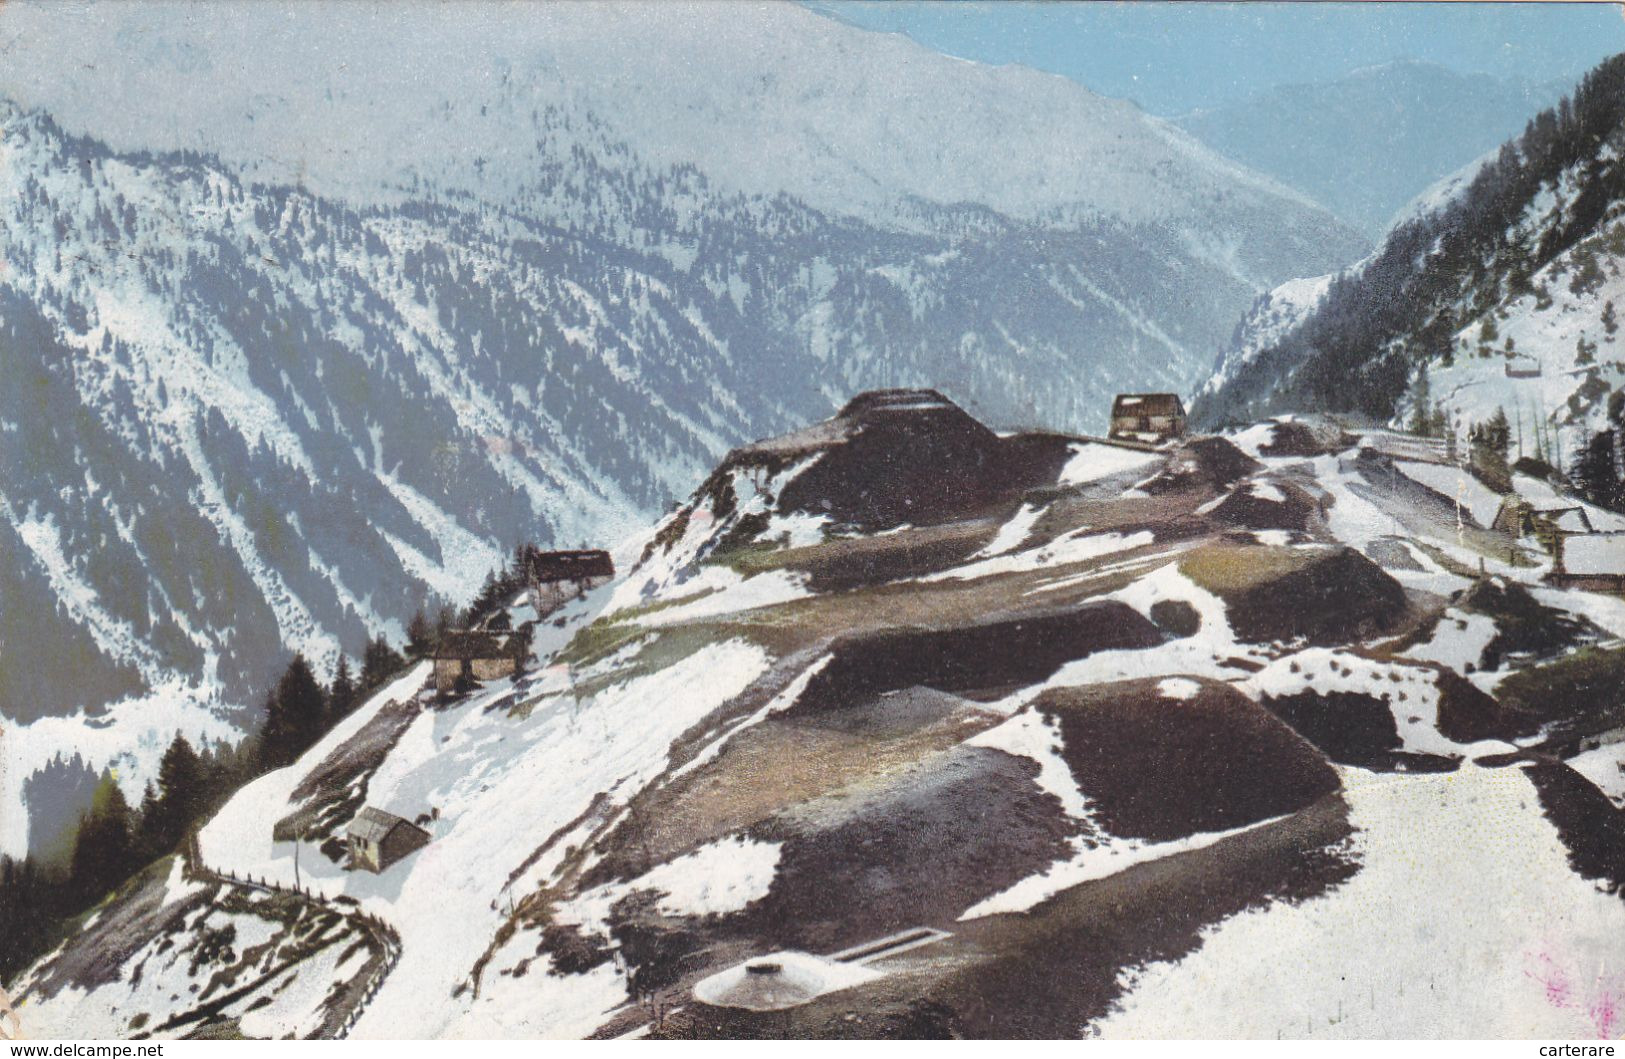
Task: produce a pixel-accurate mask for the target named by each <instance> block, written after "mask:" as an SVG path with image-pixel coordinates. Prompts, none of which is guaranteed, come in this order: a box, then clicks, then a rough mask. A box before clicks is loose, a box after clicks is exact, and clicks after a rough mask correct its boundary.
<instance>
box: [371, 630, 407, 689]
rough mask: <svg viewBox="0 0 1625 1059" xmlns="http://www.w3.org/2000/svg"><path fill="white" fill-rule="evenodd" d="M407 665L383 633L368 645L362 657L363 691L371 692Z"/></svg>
mask: <svg viewBox="0 0 1625 1059" xmlns="http://www.w3.org/2000/svg"><path fill="white" fill-rule="evenodd" d="M405 664H406V660H405V659H403V658H402V657H401V656H400V654H399V653H397V652H396V650H395V649H394V648H393V647H391V646H389V641H388V640H386V639H384V635H383V633H379V634H378V638H377V639H376V640H374V641H373V642H372V643H370V644H368V645H367V650H366V651H365V652H364V653H363V654H362V656H361V690H362V691H371V690H372V689H373V688H376V687H377V686H378V685H380V684H382V683H383V682H384V681H386V680H388V679H389V678H390V677H392V676H394V675H395V674H396V673H398V672H400V670H401V667H402V666H404V665H405Z"/></svg>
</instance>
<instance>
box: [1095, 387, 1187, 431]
mask: <svg viewBox="0 0 1625 1059" xmlns="http://www.w3.org/2000/svg"><path fill="white" fill-rule="evenodd" d="M1184 435H1185V402H1183V401H1181V400H1180V399H1179V395H1178V394H1173V393H1120V394H1118V395H1117V399H1116V400H1114V401H1113V402H1112V428H1111V434H1110V436H1111V437H1113V438H1118V439H1123V440H1128V441H1165V440H1167V439H1168V438H1178V437H1183V436H1184Z"/></svg>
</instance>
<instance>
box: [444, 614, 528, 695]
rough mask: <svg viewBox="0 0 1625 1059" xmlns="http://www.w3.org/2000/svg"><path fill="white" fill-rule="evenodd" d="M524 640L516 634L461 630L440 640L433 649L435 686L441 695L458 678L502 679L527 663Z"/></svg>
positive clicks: (450, 689) (455, 684)
mask: <svg viewBox="0 0 1625 1059" xmlns="http://www.w3.org/2000/svg"><path fill="white" fill-rule="evenodd" d="M524 656H525V638H524V637H523V636H521V635H519V634H517V633H506V632H494V631H490V630H486V629H460V630H456V631H453V632H448V633H446V634H445V635H444V636H442V637H441V638H440V643H439V644H438V645H436V647H435V649H434V686H435V690H436V691H438V692H440V693H441V694H442V695H444V694H447V693H449V692H451V691H452V690H454V689H455V688H456V687H457V681H458V680H459V679H466V680H501V679H502V678H503V677H511V676H513V675H515V674H516V673H518V672H519V671H520V670H521V669H522V668H524V664H525V658H524Z"/></svg>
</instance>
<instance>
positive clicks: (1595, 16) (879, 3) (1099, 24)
mask: <svg viewBox="0 0 1625 1059" xmlns="http://www.w3.org/2000/svg"><path fill="white" fill-rule="evenodd" d="M806 6H808V7H810V8H812V9H813V10H816V11H820V12H822V13H824V14H829V15H833V16H835V17H837V18H840V19H842V20H844V21H846V22H850V23H852V24H854V25H858V26H864V27H867V28H870V29H878V30H886V31H893V32H902V33H906V34H908V35H909V36H910V37H912V38H914V39H915V40H917V41H919V42H920V43H921V44H925V45H927V46H929V47H932V48H935V49H936V50H938V51H942V52H946V53H948V54H950V55H957V56H960V57H963V58H967V59H979V60H982V61H984V62H991V63H1009V62H1019V63H1023V64H1025V65H1027V66H1033V67H1037V68H1038V69H1041V70H1048V71H1050V72H1052V73H1058V74H1063V75H1065V76H1067V77H1070V78H1072V79H1073V80H1075V81H1078V82H1080V83H1082V84H1084V85H1086V86H1087V87H1089V88H1091V89H1093V90H1095V91H1096V92H1100V93H1102V94H1105V95H1109V96H1117V97H1121V98H1125V99H1132V100H1134V101H1136V102H1137V103H1139V104H1140V105H1141V106H1142V107H1144V108H1145V109H1147V110H1149V111H1151V112H1153V113H1156V114H1163V115H1172V114H1181V113H1184V112H1186V111H1188V110H1193V109H1196V108H1198V107H1204V106H1212V105H1215V104H1218V103H1224V102H1228V101H1231V100H1234V99H1238V98H1242V97H1245V96H1247V95H1251V94H1252V93H1254V92H1256V91H1259V90H1261V89H1265V88H1269V87H1270V86H1272V85H1277V84H1293V83H1301V82H1306V81H1322V80H1329V79H1331V78H1335V77H1338V76H1341V75H1342V74H1345V73H1348V72H1349V71H1351V70H1355V69H1358V68H1360V67H1362V66H1373V65H1377V64H1379V63H1385V62H1390V61H1392V60H1395V59H1419V60H1423V61H1426V62H1434V63H1438V64H1439V65H1441V66H1445V67H1448V68H1450V69H1452V70H1456V71H1459V72H1462V73H1484V74H1491V75H1493V76H1497V77H1521V78H1525V79H1528V80H1531V81H1548V80H1564V81H1567V80H1575V79H1578V77H1579V75H1580V74H1582V73H1583V72H1584V71H1585V70H1587V69H1588V68H1590V67H1591V66H1593V65H1595V64H1596V63H1597V62H1598V61H1600V60H1601V59H1603V58H1605V57H1606V56H1608V55H1611V54H1613V53H1615V52H1618V51H1625V18H1622V17H1621V13H1620V8H1619V7H1618V6H1616V5H1614V4H1533V3H1528V4H1516V3H1515V4H1486V3H1422V4H1395V3H1387V4H1375V3H1350V4H1344V3H1296V4H1293V3H1285V4H1276V3H1251V4H1218V3H1214V4H1208V3H1149V2H1139V3H1117V2H1096V3H1016V2H1011V0H995V2H992V3H984V2H980V0H961V2H953V3H949V2H919V0H806Z"/></svg>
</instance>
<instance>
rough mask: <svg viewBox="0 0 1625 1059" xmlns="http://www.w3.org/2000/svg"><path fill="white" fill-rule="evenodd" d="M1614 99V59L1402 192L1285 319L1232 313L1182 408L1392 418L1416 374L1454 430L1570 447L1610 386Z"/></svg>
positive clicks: (1414, 385)
mask: <svg viewBox="0 0 1625 1059" xmlns="http://www.w3.org/2000/svg"><path fill="white" fill-rule="evenodd" d="M1622 100H1625V57H1621V56H1616V57H1615V58H1613V59H1610V60H1608V61H1607V62H1605V63H1603V64H1602V65H1600V66H1599V67H1598V68H1597V69H1596V70H1594V71H1592V72H1591V73H1590V74H1588V75H1587V76H1586V78H1585V79H1584V80H1583V81H1582V82H1581V83H1580V85H1579V86H1578V88H1577V89H1576V90H1575V91H1574V93H1573V95H1572V98H1565V99H1563V100H1562V101H1561V102H1560V103H1559V105H1558V106H1556V107H1554V108H1551V109H1549V110H1546V111H1543V112H1541V113H1540V114H1539V115H1537V116H1536V118H1535V119H1534V120H1533V121H1532V122H1531V123H1530V126H1529V129H1528V131H1527V132H1526V133H1525V134H1524V135H1522V136H1520V137H1518V138H1516V139H1514V140H1512V141H1509V142H1508V143H1506V144H1504V145H1503V146H1502V147H1501V149H1500V150H1499V151H1498V152H1496V153H1495V154H1494V155H1493V157H1491V158H1488V159H1485V160H1484V161H1483V162H1482V164H1480V165H1478V166H1477V167H1476V168H1474V169H1471V170H1469V171H1468V172H1465V173H1463V174H1461V175H1460V176H1459V177H1458V178H1456V179H1452V180H1448V181H1446V182H1444V184H1443V185H1441V188H1440V194H1439V195H1438V196H1436V197H1433V198H1432V199H1431V200H1430V199H1427V198H1424V200H1423V201H1421V202H1419V203H1418V205H1417V208H1416V211H1415V212H1414V213H1413V215H1411V216H1410V217H1408V218H1407V219H1405V220H1404V221H1403V222H1402V223H1400V224H1399V225H1398V226H1396V227H1395V229H1394V230H1393V232H1392V233H1391V234H1390V235H1389V237H1388V238H1387V240H1386V241H1385V243H1384V244H1383V246H1382V248H1381V249H1380V250H1378V251H1377V252H1376V253H1374V254H1372V255H1371V256H1370V257H1369V258H1367V259H1366V260H1364V261H1362V262H1360V263H1359V264H1357V265H1355V266H1352V267H1350V268H1348V269H1346V270H1344V271H1343V272H1342V273H1340V274H1338V275H1337V276H1336V277H1334V278H1332V279H1331V280H1330V281H1329V284H1328V285H1327V286H1326V287H1325V290H1324V293H1323V294H1322V295H1320V296H1319V297H1318V298H1317V299H1315V301H1314V303H1313V305H1312V307H1311V310H1310V311H1308V312H1304V313H1301V314H1299V315H1298V316H1297V317H1296V318H1295V319H1294V321H1293V322H1292V323H1291V325H1290V326H1288V327H1285V328H1280V327H1272V328H1271V329H1269V330H1268V331H1266V332H1262V333H1261V332H1259V331H1258V329H1256V328H1250V327H1248V326H1246V325H1244V326H1243V328H1242V330H1241V331H1240V332H1238V334H1237V336H1236V339H1235V340H1234V342H1233V344H1232V346H1231V348H1230V350H1229V351H1228V352H1227V353H1226V354H1225V356H1224V357H1223V358H1221V360H1220V362H1219V365H1218V368H1217V371H1216V373H1215V376H1214V378H1213V379H1212V380H1211V381H1210V382H1209V383H1208V385H1207V386H1206V387H1205V388H1204V390H1203V392H1202V394H1201V395H1200V397H1199V399H1198V401H1197V403H1196V408H1195V409H1194V411H1193V414H1194V416H1195V417H1196V418H1197V419H1198V420H1199V421H1201V422H1205V423H1210V424H1211V423H1220V422H1227V421H1230V422H1235V421H1243V420H1248V419H1250V418H1252V417H1254V416H1257V415H1259V414H1262V413H1264V412H1266V411H1271V410H1300V411H1301V410H1329V411H1357V412H1360V413H1362V414H1364V415H1367V416H1372V417H1376V418H1378V419H1390V418H1400V417H1403V416H1405V415H1408V414H1409V413H1411V412H1413V411H1414V410H1415V408H1414V405H1415V403H1416V401H1417V400H1418V399H1423V398H1419V394H1420V388H1421V377H1422V376H1423V375H1426V376H1428V377H1429V379H1430V389H1429V394H1428V396H1427V397H1426V398H1425V400H1427V401H1429V402H1430V403H1431V402H1433V401H1438V402H1439V403H1441V404H1442V406H1443V409H1444V411H1445V412H1446V414H1447V415H1448V416H1450V417H1451V418H1452V422H1453V423H1454V426H1455V429H1456V432H1457V433H1458V434H1465V432H1466V430H1467V428H1468V427H1469V426H1471V425H1472V424H1473V423H1475V422H1484V421H1487V420H1488V419H1490V418H1491V417H1492V416H1493V415H1494V413H1495V410H1496V409H1497V408H1500V409H1501V410H1502V412H1503V413H1504V414H1505V415H1506V416H1507V417H1508V419H1509V420H1518V419H1520V418H1521V419H1522V421H1524V422H1526V423H1531V424H1536V423H1538V424H1541V427H1540V429H1541V431H1542V432H1543V433H1544V432H1546V431H1547V430H1548V429H1550V430H1551V431H1553V432H1555V433H1554V436H1553V438H1552V439H1551V441H1550V443H1549V444H1548V443H1547V442H1545V441H1544V440H1543V441H1542V443H1541V446H1540V447H1541V448H1542V449H1543V450H1544V449H1547V448H1550V449H1551V450H1553V451H1551V452H1547V453H1546V455H1547V456H1548V457H1549V458H1552V459H1554V460H1557V461H1558V462H1561V461H1562V460H1563V459H1566V458H1567V457H1569V456H1571V455H1572V454H1573V452H1574V451H1575V449H1576V448H1577V447H1578V445H1579V444H1580V443H1582V442H1584V441H1585V440H1586V439H1587V438H1588V437H1589V436H1590V434H1591V433H1592V432H1594V431H1596V430H1598V429H1600V428H1601V427H1602V426H1603V425H1604V421H1605V417H1606V415H1607V409H1608V406H1609V402H1610V400H1611V397H1612V395H1614V394H1617V393H1618V392H1619V391H1620V390H1621V389H1625V356H1622V353H1621V347H1620V345H1619V344H1618V343H1619V340H1618V338H1617V336H1616V332H1617V327H1618V325H1617V321H1615V320H1614V314H1615V312H1616V311H1617V310H1616V307H1615V302H1616V300H1617V301H1618V303H1619V304H1620V305H1625V164H1622V163H1621V156H1622V154H1625V103H1622V102H1621V101H1622ZM1516 373H1521V374H1516ZM1531 429H1532V430H1533V427H1531ZM1565 431H1566V432H1567V433H1566V434H1564V433H1562V432H1565ZM1534 448H1535V445H1534V444H1533V440H1532V439H1531V444H1530V445H1529V447H1528V451H1531V452H1532V451H1533V450H1534Z"/></svg>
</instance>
